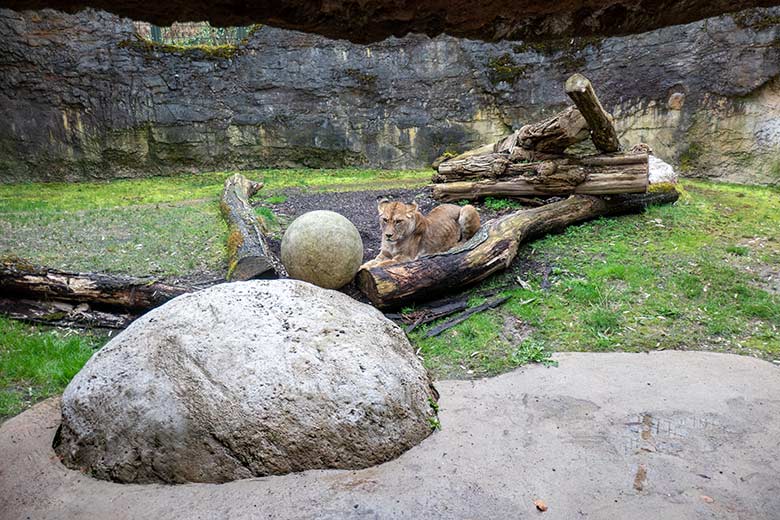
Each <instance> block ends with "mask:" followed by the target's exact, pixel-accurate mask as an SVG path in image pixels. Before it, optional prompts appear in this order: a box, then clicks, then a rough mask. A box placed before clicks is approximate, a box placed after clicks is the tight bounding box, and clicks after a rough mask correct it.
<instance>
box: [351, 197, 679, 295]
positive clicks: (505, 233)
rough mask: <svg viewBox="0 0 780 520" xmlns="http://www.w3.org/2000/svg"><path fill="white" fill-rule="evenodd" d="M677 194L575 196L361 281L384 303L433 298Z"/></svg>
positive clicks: (364, 273)
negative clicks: (571, 231)
mask: <svg viewBox="0 0 780 520" xmlns="http://www.w3.org/2000/svg"><path fill="white" fill-rule="evenodd" d="M677 197H678V193H677V190H675V189H674V187H672V186H668V187H667V186H663V187H661V186H659V188H657V189H655V190H652V191H651V192H649V193H643V194H619V195H611V196H606V197H594V196H590V195H573V196H571V197H569V198H568V199H566V200H563V201H560V202H554V203H552V204H547V205H545V206H542V207H539V208H533V209H528V210H520V211H517V212H515V213H511V214H509V215H506V216H504V217H501V218H499V219H496V220H493V221H490V222H488V223H486V224H485V225H483V226H482V228H480V230H479V231H478V232H477V234H476V235H475V236H474V237H473V238H472V239H471V240H469V241H468V242H467V243H466V244H463V245H462V246H459V247H456V248H454V249H451V250H450V251H448V252H446V253H440V254H436V255H431V256H424V257H421V258H418V259H416V260H412V261H410V262H404V263H399V264H394V265H386V266H382V267H374V268H371V269H361V270H360V271H359V272H358V275H357V280H358V286H359V287H360V289H361V291H362V292H363V293H364V294H365V295H366V296H367V297H368V299H369V300H371V302H372V303H373V304H374V305H375V306H377V307H380V308H388V307H395V306H399V305H403V304H404V303H407V302H410V301H415V300H417V301H419V300H424V299H430V298H432V297H434V296H435V295H437V294H439V293H441V292H444V291H447V290H451V289H462V288H463V287H464V286H467V285H470V284H473V283H476V282H479V281H481V280H484V279H485V278H487V277H488V276H490V275H491V274H493V273H495V272H497V271H500V270H503V269H506V268H507V267H509V265H510V264H511V262H512V260H513V259H514V257H515V255H516V254H517V250H518V247H519V246H520V244H522V243H524V242H528V241H529V240H532V239H534V238H537V237H540V236H542V235H545V234H548V233H554V232H558V231H561V230H563V229H565V228H566V227H567V226H570V225H572V224H576V223H579V222H584V221H586V220H590V219H593V218H596V217H602V216H612V215H622V214H626V213H636V212H641V211H642V210H644V209H645V208H646V207H647V206H648V205H651V204H666V203H670V202H674V201H676V200H677Z"/></svg>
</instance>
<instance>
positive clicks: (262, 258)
mask: <svg viewBox="0 0 780 520" xmlns="http://www.w3.org/2000/svg"><path fill="white" fill-rule="evenodd" d="M262 187H263V183H262V182H254V181H250V180H249V179H247V178H246V177H244V176H243V175H241V174H239V173H237V174H235V175H233V176H231V177H228V178H227V179H226V180H225V188H224V190H223V191H222V200H221V202H220V205H219V206H220V209H221V210H222V216H223V217H224V218H225V222H227V225H228V240H227V249H228V260H229V264H228V272H227V279H228V280H231V281H232V280H250V279H253V278H275V277H278V276H286V275H287V273H286V271H285V269H284V266H282V263H281V262H280V261H279V259H278V258H276V256H275V255H274V254H273V252H272V251H271V250H270V249H269V247H268V242H267V241H266V239H265V235H264V232H265V228H264V224H263V223H262V222H261V221H260V220H259V219H258V217H257V215H255V212H254V209H252V206H251V205H250V204H249V199H250V198H251V197H252V196H253V195H254V194H255V193H257V192H258V191H259V190H260V188H262Z"/></svg>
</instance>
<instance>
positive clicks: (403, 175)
mask: <svg viewBox="0 0 780 520" xmlns="http://www.w3.org/2000/svg"><path fill="white" fill-rule="evenodd" d="M232 173H233V172H219V173H207V174H201V175H182V176H179V177H156V178H147V179H126V180H115V181H110V182H82V183H28V184H6V185H1V184H0V256H5V255H17V256H20V257H23V258H25V259H27V260H29V261H31V262H32V263H35V264H41V265H46V266H51V267H57V268H60V269H67V270H76V271H105V272H120V273H126V274H131V275H138V276H145V275H155V276H160V277H171V276H181V275H185V274H191V273H202V272H208V273H217V274H218V273H222V272H224V270H225V264H226V259H225V247H224V242H225V224H224V222H223V221H222V218H221V216H220V214H219V207H218V200H219V197H220V194H221V193H222V186H223V183H224V180H225V178H226V177H228V176H229V175H232ZM243 173H244V175H246V176H247V177H249V178H251V179H258V180H262V181H263V182H264V183H265V186H264V188H263V190H262V192H261V194H259V195H258V197H257V199H258V200H260V201H262V202H265V203H269V204H274V203H281V202H284V201H285V200H286V196H285V195H284V194H283V193H282V190H284V189H288V188H299V189H302V190H349V189H364V188H367V187H371V188H376V189H382V188H388V187H401V186H403V187H414V186H422V185H424V184H425V183H426V182H428V180H429V178H430V172H428V171H406V170H357V169H341V170H300V169H297V170H293V169H290V170H262V171H250V172H243ZM258 213H259V214H260V215H262V216H263V217H264V218H265V219H266V220H267V221H268V223H269V224H270V225H271V228H272V229H275V225H276V224H277V222H276V220H275V217H274V215H273V214H272V213H271V212H270V210H268V209H267V208H263V207H262V206H261V207H259V208H258Z"/></svg>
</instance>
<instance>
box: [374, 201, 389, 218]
mask: <svg viewBox="0 0 780 520" xmlns="http://www.w3.org/2000/svg"><path fill="white" fill-rule="evenodd" d="M388 204H390V199H388V198H382V199H379V200H378V201H377V203H376V209H377V211H378V212H379V214H380V215H381V214H382V212H383V211H384V210H385V206H387V205H388Z"/></svg>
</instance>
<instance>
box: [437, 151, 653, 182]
mask: <svg viewBox="0 0 780 520" xmlns="http://www.w3.org/2000/svg"><path fill="white" fill-rule="evenodd" d="M517 152H520V153H521V154H522V155H525V157H521V158H518V157H517V155H518V153H517ZM531 154H532V155H534V156H536V157H537V158H536V160H529V157H530V155H531ZM631 165H645V166H647V165H648V156H647V154H646V153H617V154H609V155H590V156H585V157H575V156H573V155H554V154H546V153H543V152H532V151H529V150H525V149H524V148H522V147H516V148H515V150H514V151H513V152H512V153H511V154H509V155H507V154H506V153H490V154H484V155H478V156H472V157H466V158H464V159H459V160H457V161H455V160H453V161H449V162H447V163H442V164H441V166H440V167H439V171H438V173H437V174H435V175H434V176H433V182H434V183H442V182H457V181H467V180H482V179H503V178H506V177H523V176H532V177H539V178H543V177H544V176H545V175H548V174H549V173H550V172H551V171H555V170H556V169H557V170H561V171H563V170H567V169H569V170H570V169H571V167H573V166H589V167H594V168H596V169H597V168H598V167H609V166H631Z"/></svg>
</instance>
